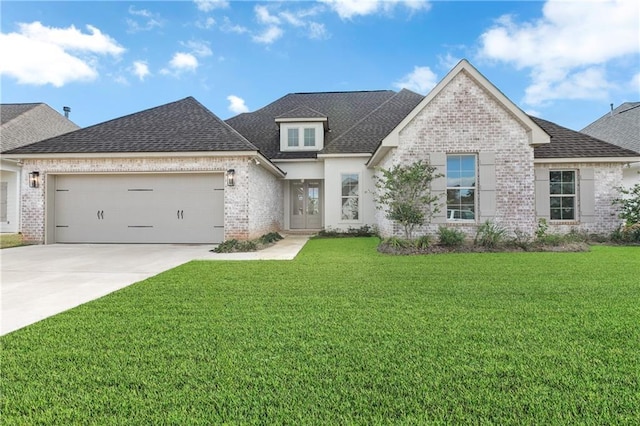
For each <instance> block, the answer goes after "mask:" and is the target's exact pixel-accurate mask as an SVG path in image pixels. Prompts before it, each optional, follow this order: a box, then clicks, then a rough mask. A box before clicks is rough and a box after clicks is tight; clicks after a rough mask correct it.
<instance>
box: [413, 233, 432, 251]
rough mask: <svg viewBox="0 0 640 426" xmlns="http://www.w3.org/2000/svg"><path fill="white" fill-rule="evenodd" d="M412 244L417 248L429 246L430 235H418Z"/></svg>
mask: <svg viewBox="0 0 640 426" xmlns="http://www.w3.org/2000/svg"><path fill="white" fill-rule="evenodd" d="M414 244H415V246H416V247H417V248H419V249H426V248H429V247H430V246H431V237H430V236H429V235H423V236H422V237H419V238H418V239H417V240H416V241H415V242H414Z"/></svg>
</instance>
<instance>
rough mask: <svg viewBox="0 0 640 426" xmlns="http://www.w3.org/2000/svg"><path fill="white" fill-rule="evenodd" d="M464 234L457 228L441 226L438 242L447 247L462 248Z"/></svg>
mask: <svg viewBox="0 0 640 426" xmlns="http://www.w3.org/2000/svg"><path fill="white" fill-rule="evenodd" d="M465 238H466V236H465V234H464V232H462V231H459V230H457V229H455V228H447V227H446V226H441V227H439V228H438V241H439V242H440V244H441V245H443V246H445V247H460V246H461V245H462V244H463V243H464V240H465Z"/></svg>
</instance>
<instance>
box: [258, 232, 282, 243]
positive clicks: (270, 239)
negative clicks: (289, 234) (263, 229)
mask: <svg viewBox="0 0 640 426" xmlns="http://www.w3.org/2000/svg"><path fill="white" fill-rule="evenodd" d="M283 238H284V237H283V236H282V235H280V234H278V233H277V232H269V233H268V234H264V235H263V236H261V237H260V238H258V241H259V242H260V243H261V244H271V243H275V242H276V241H280V240H282V239H283Z"/></svg>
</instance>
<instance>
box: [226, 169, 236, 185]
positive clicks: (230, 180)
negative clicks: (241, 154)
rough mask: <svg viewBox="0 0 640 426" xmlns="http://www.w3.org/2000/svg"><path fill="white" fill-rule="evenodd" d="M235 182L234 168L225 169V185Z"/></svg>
mask: <svg viewBox="0 0 640 426" xmlns="http://www.w3.org/2000/svg"><path fill="white" fill-rule="evenodd" d="M235 184H236V171H235V170H234V169H229V170H227V186H234V185H235Z"/></svg>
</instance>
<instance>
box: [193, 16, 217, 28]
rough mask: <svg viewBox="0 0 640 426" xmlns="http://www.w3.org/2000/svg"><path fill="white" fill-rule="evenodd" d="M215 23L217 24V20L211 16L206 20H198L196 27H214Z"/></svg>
mask: <svg viewBox="0 0 640 426" xmlns="http://www.w3.org/2000/svg"><path fill="white" fill-rule="evenodd" d="M215 24H216V20H215V19H213V18H212V17H211V16H209V17H207V19H205V20H204V21H196V27H198V28H203V29H205V30H208V29H209V28H212V27H213V26H214V25H215Z"/></svg>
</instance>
